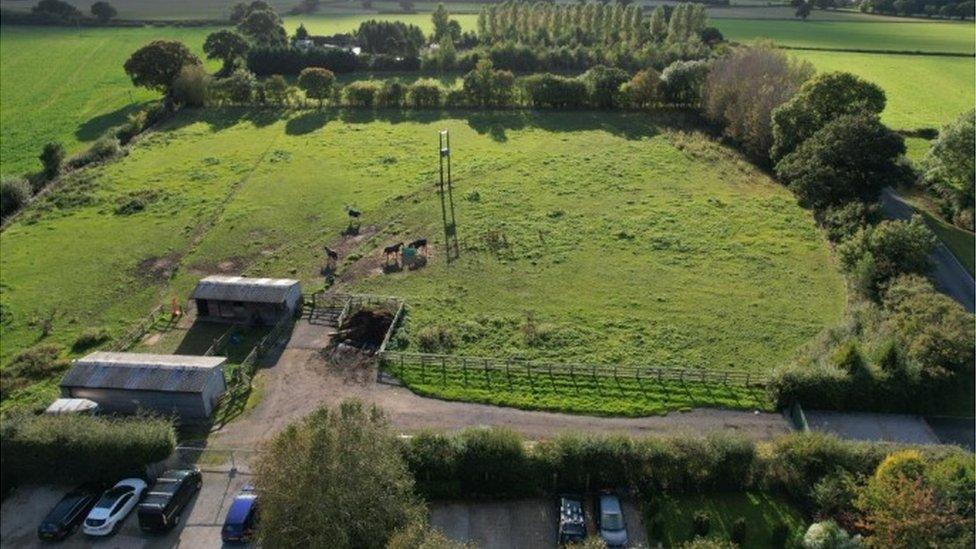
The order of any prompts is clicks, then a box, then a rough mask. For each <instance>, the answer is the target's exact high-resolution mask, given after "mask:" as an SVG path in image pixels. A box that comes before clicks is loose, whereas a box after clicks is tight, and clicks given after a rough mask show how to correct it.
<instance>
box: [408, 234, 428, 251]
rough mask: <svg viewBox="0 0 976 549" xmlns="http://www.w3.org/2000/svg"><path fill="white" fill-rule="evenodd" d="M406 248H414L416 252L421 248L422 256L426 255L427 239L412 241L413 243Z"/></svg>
mask: <svg viewBox="0 0 976 549" xmlns="http://www.w3.org/2000/svg"><path fill="white" fill-rule="evenodd" d="M407 246H409V247H410V248H414V249H416V250H420V249H421V248H423V250H424V254H426V253H427V239H426V238H418V239H417V240H414V241H413V242H411V243H410V244H408V245H407Z"/></svg>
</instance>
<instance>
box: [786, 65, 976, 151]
mask: <svg viewBox="0 0 976 549" xmlns="http://www.w3.org/2000/svg"><path fill="white" fill-rule="evenodd" d="M790 53H791V54H792V55H794V56H796V57H798V58H800V59H806V60H808V61H810V62H811V63H813V65H814V67H816V68H817V71H819V72H827V71H848V72H853V73H854V74H857V75H859V76H861V77H862V78H864V79H866V80H869V81H871V82H874V83H875V84H877V85H879V86H881V88H882V89H883V90H884V91H885V95H886V96H887V98H888V104H887V106H886V107H885V111H884V112H883V113H882V115H881V119H882V120H883V121H884V123H885V124H888V125H889V126H891V127H892V128H896V129H915V128H936V129H938V128H939V127H941V126H942V125H944V124H946V123H948V122H950V121H952V120H953V119H954V118H956V117H957V116H959V115H960V114H962V113H963V112H964V111H966V110H967V109H971V108H973V105H974V104H976V86H974V85H973V79H974V77H976V59H974V58H972V57H936V56H926V55H879V54H872V53H848V52H822V51H793V52H790ZM923 154H924V152H923Z"/></svg>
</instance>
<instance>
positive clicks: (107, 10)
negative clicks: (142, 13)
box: [91, 2, 119, 23]
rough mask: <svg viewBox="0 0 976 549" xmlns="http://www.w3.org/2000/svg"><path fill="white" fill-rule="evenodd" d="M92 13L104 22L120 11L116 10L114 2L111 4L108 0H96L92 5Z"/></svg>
mask: <svg viewBox="0 0 976 549" xmlns="http://www.w3.org/2000/svg"><path fill="white" fill-rule="evenodd" d="M91 14H92V16H93V17H95V18H96V19H98V20H99V21H102V22H103V23H104V22H106V21H108V20H110V19H113V18H114V17H115V16H116V15H118V14H119V12H118V11H116V10H115V8H114V7H112V4H109V3H108V2H95V3H94V4H92V5H91Z"/></svg>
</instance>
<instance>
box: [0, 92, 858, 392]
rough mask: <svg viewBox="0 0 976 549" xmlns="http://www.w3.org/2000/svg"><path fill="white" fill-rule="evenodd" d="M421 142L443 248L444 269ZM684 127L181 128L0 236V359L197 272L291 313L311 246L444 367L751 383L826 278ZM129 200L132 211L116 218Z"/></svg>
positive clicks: (133, 307) (210, 122) (111, 324)
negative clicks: (444, 141)
mask: <svg viewBox="0 0 976 549" xmlns="http://www.w3.org/2000/svg"><path fill="white" fill-rule="evenodd" d="M441 128H447V129H450V130H451V131H452V139H453V143H454V147H455V153H454V162H455V164H454V176H455V182H456V185H457V189H456V195H455V196H456V197H457V211H458V218H459V234H460V236H461V244H462V248H463V250H462V256H461V260H460V261H458V262H456V263H452V264H450V265H447V264H446V263H445V261H444V260H443V257H442V255H441V254H442V250H443V246H442V245H443V241H442V237H440V236H438V235H439V234H441V235H442V234H443V233H442V232H440V230H441V229H440V228H439V223H440V206H439V203H438V201H437V199H436V195H435V193H434V186H433V183H434V178H435V176H436V173H437V164H436V159H437V156H436V135H437V134H436V132H437V130H439V129H441ZM686 129H687V123H686V122H685V121H684V120H683V119H680V118H661V117H659V118H653V117H650V116H647V115H640V114H608V113H588V112H583V113H539V114H529V113H470V112H457V113H453V114H452V113H446V114H437V113H410V114H401V113H394V112H389V113H387V112H383V111H380V112H379V113H369V112H364V111H351V112H342V113H335V112H334V111H329V112H323V113H318V112H306V113H299V114H292V115H281V113H276V112H272V111H262V112H259V113H252V114H248V113H247V111H238V110H228V111H219V110H209V111H201V112H190V113H186V114H183V115H181V116H180V117H178V118H177V119H175V120H173V121H171V122H170V123H168V124H166V125H165V126H164V127H163V128H162V129H161V131H158V132H156V133H153V134H151V135H149V136H147V137H146V138H145V139H143V140H142V141H141V143H140V144H139V146H137V147H135V148H134V149H133V150H132V151H131V152H130V154H129V155H128V156H127V157H125V158H123V159H121V160H119V161H117V162H114V163H111V164H108V165H104V166H99V167H95V168H93V169H90V170H87V171H85V172H83V173H80V174H78V175H77V176H74V178H73V179H72V180H71V181H70V182H69V183H68V184H67V185H66V186H65V187H64V188H63V190H61V191H59V192H57V193H54V194H53V195H52V196H51V197H50V198H49V199H47V200H45V201H44V202H43V203H41V204H38V205H36V206H35V207H33V208H32V209H31V211H29V212H28V213H27V215H25V216H24V217H22V218H21V219H20V220H19V221H18V222H16V223H14V224H13V225H12V226H11V227H9V228H8V229H7V230H6V231H4V232H3V233H2V234H0V244H2V247H3V250H4V253H3V254H2V256H0V292H2V293H0V299H2V304H3V308H4V317H5V321H4V322H5V323H4V324H3V327H2V347H0V358H2V360H3V361H4V362H6V361H8V360H9V359H10V358H11V357H12V356H13V355H14V354H16V353H17V352H18V351H19V350H22V349H24V348H26V347H29V346H31V345H33V344H35V343H37V342H39V341H42V340H43V341H45V342H53V343H57V344H61V345H64V346H65V347H68V346H70V345H71V343H72V342H73V341H74V338H75V337H76V336H77V335H78V333H80V332H81V331H83V330H84V329H85V328H87V327H90V326H104V327H106V328H108V329H109V330H110V331H112V332H113V333H116V334H119V333H121V332H122V331H123V330H124V328H125V327H126V326H128V325H130V324H131V323H132V322H133V321H134V320H136V319H138V318H140V317H141V316H142V315H144V314H145V313H146V312H147V311H148V310H150V309H151V308H152V307H153V306H155V305H157V304H158V303H161V302H164V303H169V301H170V299H171V298H172V297H173V296H177V297H178V298H179V299H184V298H185V296H186V295H187V294H188V292H189V291H190V289H191V288H192V287H193V285H194V284H195V282H196V280H197V279H198V278H200V277H201V276H203V275H205V274H209V273H216V272H233V273H245V274H248V275H266V276H294V277H297V278H300V279H302V280H303V281H304V282H305V289H306V291H313V290H315V289H316V288H318V287H321V285H322V279H321V278H320V276H319V274H318V272H319V269H320V267H321V266H322V261H323V259H322V257H321V253H322V252H321V249H322V246H323V245H326V244H328V245H330V246H331V247H333V248H338V249H342V250H343V259H342V265H341V270H340V273H339V280H340V281H341V283H342V285H343V286H344V287H345V288H346V289H349V290H353V291H369V292H376V293H383V294H393V295H400V296H403V297H405V298H406V299H407V300H408V302H409V303H410V314H409V316H408V321H407V323H406V326H405V328H404V330H403V332H402V333H403V336H402V339H403V341H402V342H401V344H403V345H405V346H406V347H407V348H408V349H415V348H416V345H417V344H416V341H415V337H416V334H417V332H418V330H419V329H420V328H422V327H424V326H428V325H435V324H436V325H445V326H448V327H450V328H451V329H453V330H454V333H455V335H456V336H457V345H456V347H455V348H454V352H457V353H466V354H480V355H485V354H487V355H491V356H510V355H519V356H523V357H528V358H543V359H548V360H557V361H570V360H573V361H586V362H618V361H619V362H626V363H632V364H653V365H664V366H684V367H696V368H722V369H724V368H735V369H738V370H743V371H749V372H755V373H761V372H765V371H768V370H769V369H770V368H771V367H773V366H775V365H776V364H779V363H781V362H783V361H785V360H787V359H788V358H789V356H790V355H791V354H792V353H793V351H794V349H795V348H796V347H798V346H799V345H800V344H802V343H803V342H805V341H806V340H808V339H809V338H810V337H812V336H813V335H814V334H816V333H817V332H818V331H819V330H821V329H822V328H823V327H825V326H828V325H831V324H833V323H834V322H836V320H837V319H838V318H839V317H840V315H841V312H842V309H843V306H844V291H843V284H842V280H841V277H840V275H839V274H838V273H837V272H836V268H835V266H834V264H833V261H832V259H831V257H830V255H829V253H828V252H827V250H826V247H825V245H824V243H823V240H822V237H821V235H820V233H819V232H818V231H817V229H816V228H815V226H814V223H813V220H812V217H811V216H810V214H809V212H806V211H803V210H801V209H799V208H798V207H797V206H796V205H795V203H794V200H793V198H792V197H791V196H790V195H789V193H788V192H787V191H786V190H785V189H783V188H782V187H781V186H779V185H777V184H775V183H774V182H772V181H771V180H770V179H769V178H768V177H767V176H765V175H763V174H762V173H761V172H759V171H757V170H756V169H754V168H753V167H752V166H751V165H749V164H748V163H747V162H745V161H744V160H742V159H740V158H739V157H738V156H737V155H735V154H734V153H733V152H731V151H730V150H728V149H726V148H723V147H722V146H720V145H717V144H714V143H712V142H710V141H708V140H707V139H705V138H704V137H702V136H701V135H699V134H697V133H695V132H691V131H686ZM174 159H176V160H178V161H175V162H174ZM148 190H152V191H155V194H153V195H152V199H151V202H150V205H149V206H148V207H147V208H146V210H144V211H142V212H139V213H136V214H133V215H120V214H117V213H115V205H116V204H117V203H119V201H122V200H125V199H126V197H128V196H130V195H132V194H133V193H142V192H145V191H148ZM346 205H352V206H356V207H357V208H359V209H361V210H363V212H364V214H363V218H362V220H363V229H362V234H361V235H360V236H358V237H354V238H344V237H342V236H341V235H340V233H341V232H342V231H343V229H345V227H346V222H347V219H346V214H345V212H344V210H343V207H344V206H346ZM417 236H427V237H428V238H430V239H431V240H432V243H433V247H432V252H431V254H432V256H431V261H430V264H429V265H428V266H427V267H426V268H424V269H421V270H417V271H412V272H403V273H398V274H390V275H383V274H381V273H382V270H381V268H380V267H381V260H380V258H379V255H380V252H379V248H380V247H381V246H382V245H385V244H388V243H390V242H394V241H398V240H405V239H408V238H412V237H417ZM38 250H45V253H37V251H38ZM530 313H531V318H532V320H531V322H532V323H534V327H533V329H534V330H536V332H537V335H538V337H537V338H533V339H532V340H531V342H530V341H527V340H526V338H525V337H524V335H525V333H526V330H527V328H526V327H525V326H526V324H527V319H528V318H529V317H530ZM48 317H53V330H52V332H51V333H50V335H48V336H47V337H41V336H42V333H41V328H40V326H39V322H40V320H42V319H46V318H48ZM622 390H623V389H622ZM696 398H697V400H696V402H698V403H707V402H708V398H713V399H714V400H717V401H721V399H723V398H725V397H718V396H716V397H701V396H698V397H696ZM736 398H738V397H736ZM685 405H686V404H680V406H685ZM747 405H750V406H751V405H752V403H751V402H750V403H749V404H747ZM659 408H660V406H658V409H659ZM647 409H648V410H649V409H651V407H650V405H648V407H647Z"/></svg>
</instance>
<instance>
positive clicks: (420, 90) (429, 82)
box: [407, 78, 444, 108]
mask: <svg viewBox="0 0 976 549" xmlns="http://www.w3.org/2000/svg"><path fill="white" fill-rule="evenodd" d="M443 96H444V86H442V85H441V84H440V83H439V82H437V81H436V80H433V79H430V78H425V79H422V80H417V81H416V82H414V83H413V84H412V85H411V86H410V90H409V91H408V92H407V102H408V103H409V104H410V105H411V106H413V107H419V108H434V107H439V106H440V104H441V99H442V98H443Z"/></svg>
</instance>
